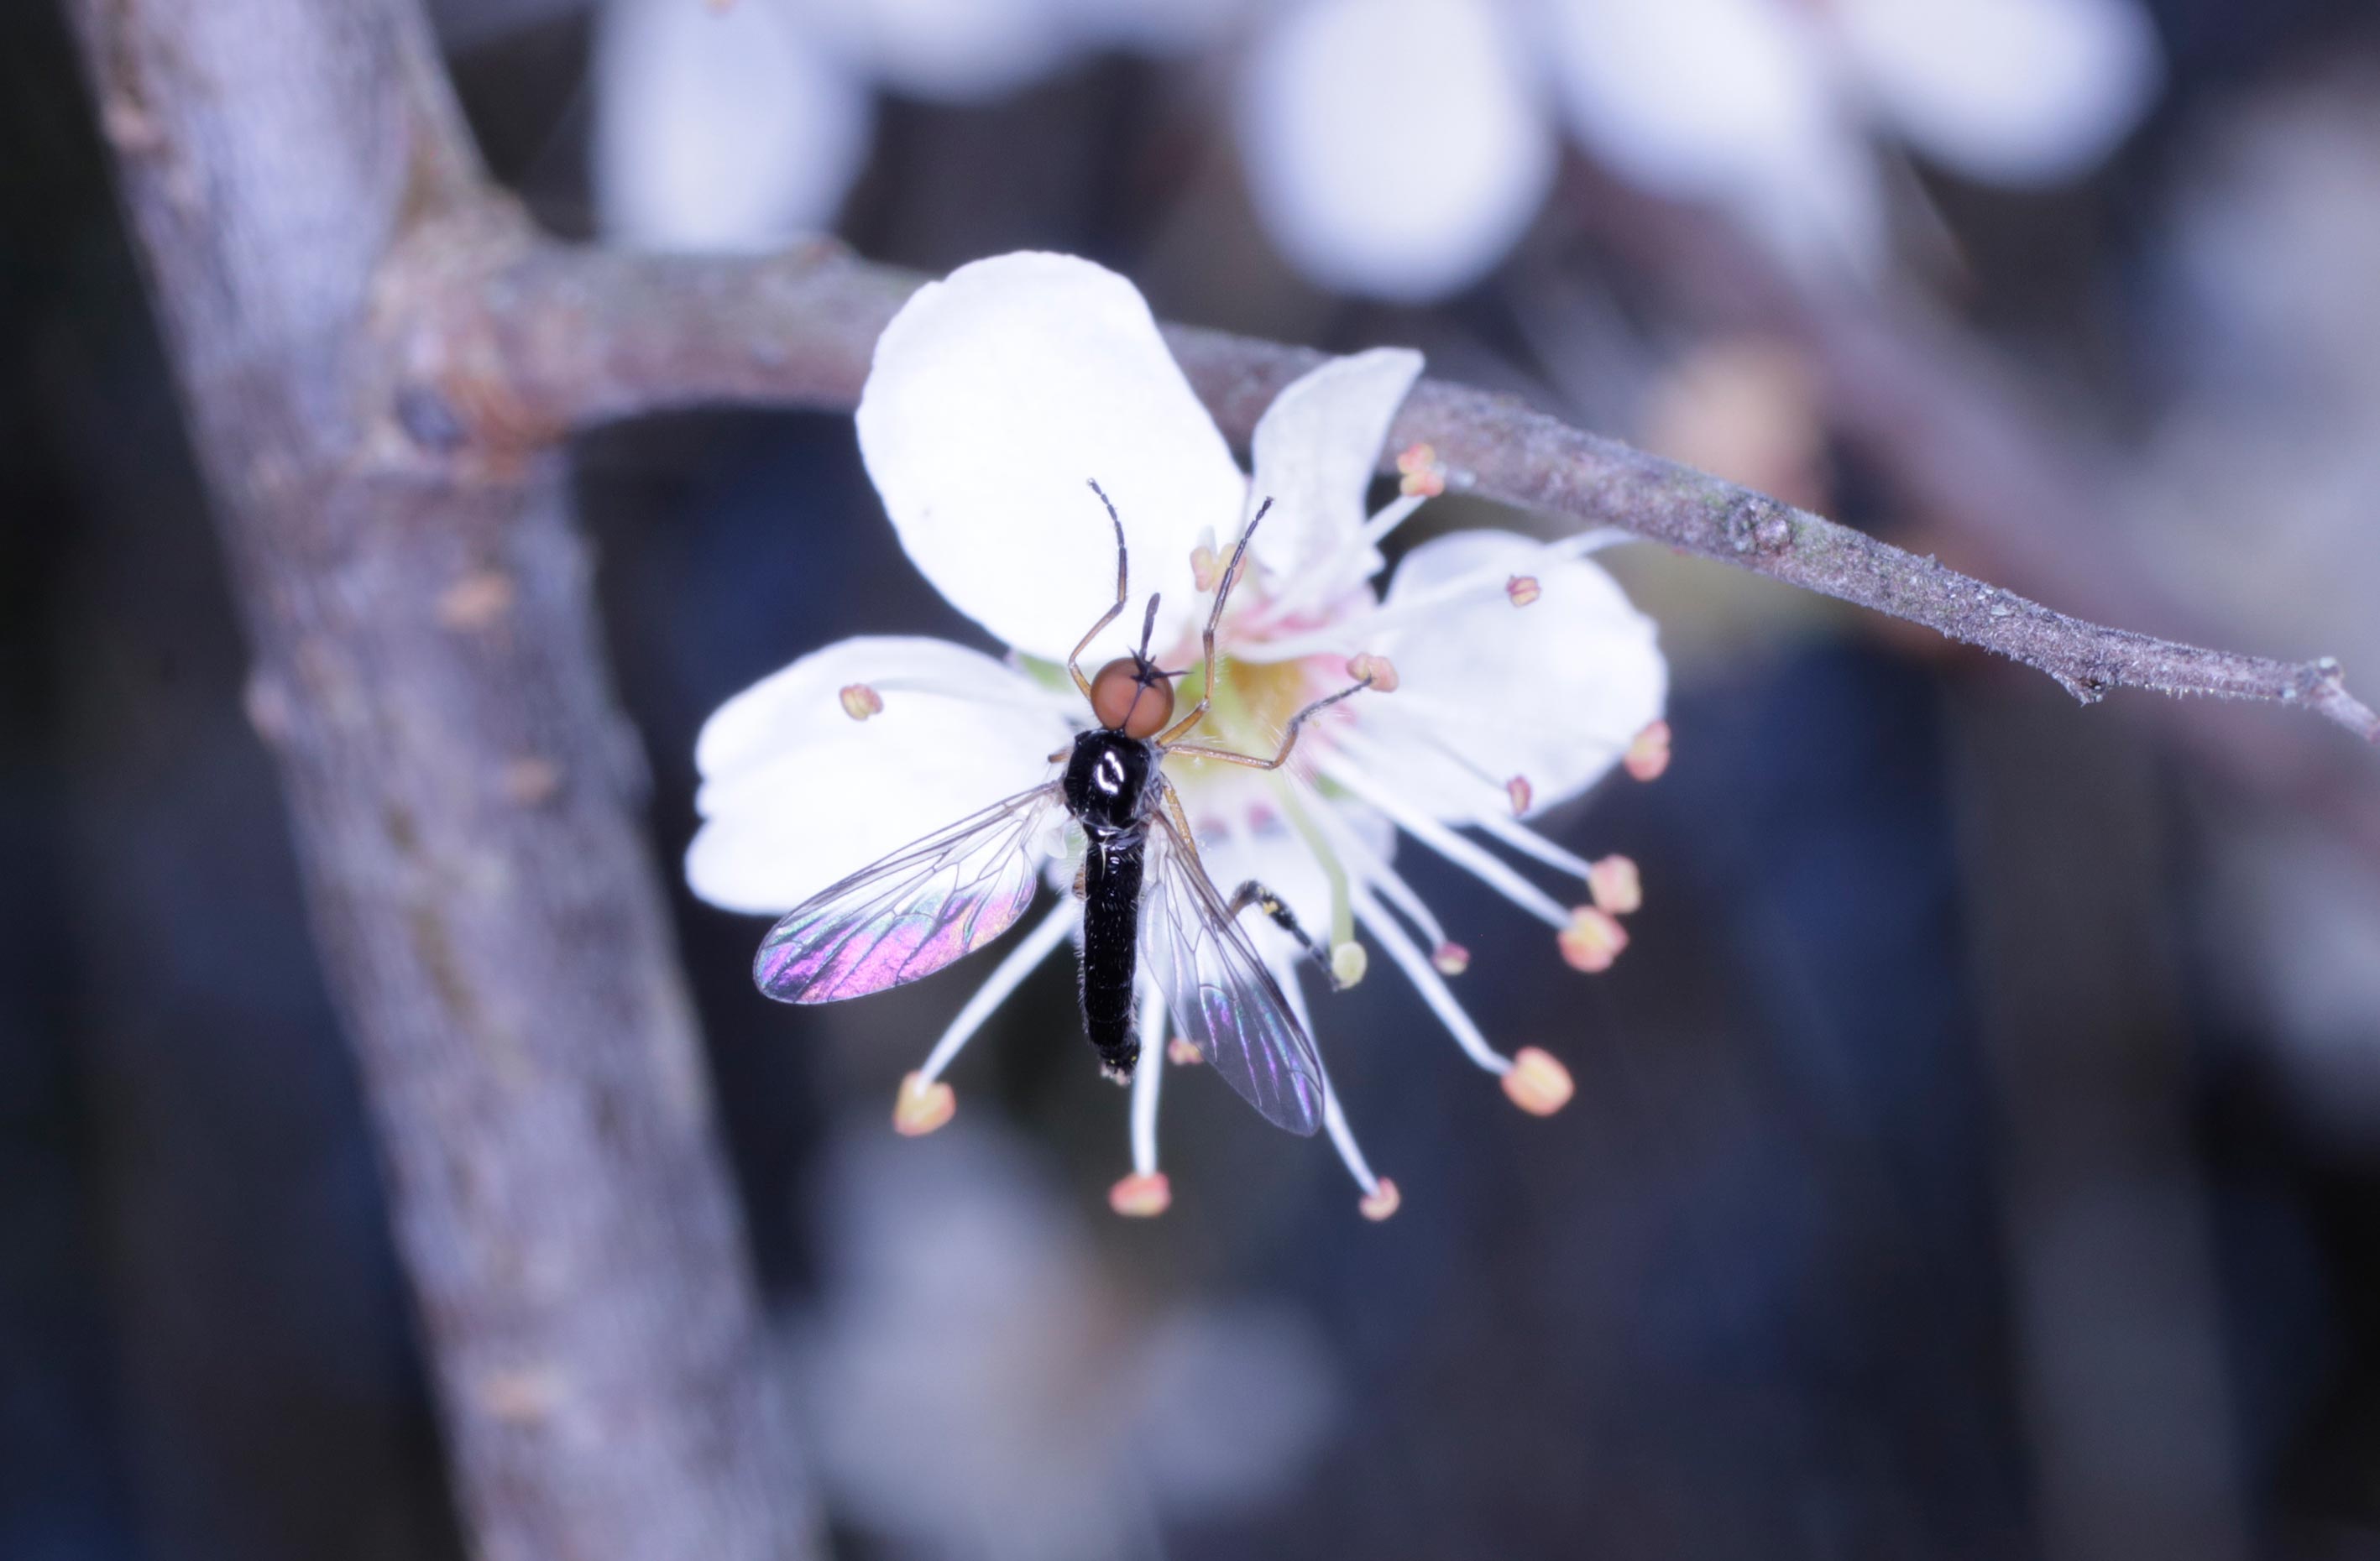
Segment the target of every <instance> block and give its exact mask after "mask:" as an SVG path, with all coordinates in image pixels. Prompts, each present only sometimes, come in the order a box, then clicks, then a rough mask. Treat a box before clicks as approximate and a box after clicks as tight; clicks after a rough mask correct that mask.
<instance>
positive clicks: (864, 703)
mask: <svg viewBox="0 0 2380 1561" xmlns="http://www.w3.org/2000/svg"><path fill="white" fill-rule="evenodd" d="M836 697H838V698H840V699H841V700H842V701H843V713H844V715H847V716H849V717H850V718H851V719H852V720H867V719H868V717H870V716H874V715H881V714H883V713H884V696H882V695H881V694H879V693H877V692H876V690H874V689H872V688H870V687H868V685H867V684H864V683H847V684H844V685H843V692H842V693H841V694H840V695H838V696H836Z"/></svg>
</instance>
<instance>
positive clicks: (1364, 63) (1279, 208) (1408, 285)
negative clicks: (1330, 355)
mask: <svg viewBox="0 0 2380 1561" xmlns="http://www.w3.org/2000/svg"><path fill="white" fill-rule="evenodd" d="M1514 45H1515V41H1514V40H1513V39H1512V37H1511V36H1510V35H1509V34H1508V33H1507V31H1506V30H1505V29H1504V28H1503V26H1502V25H1501V19H1500V17H1499V16H1498V15H1497V13H1496V11H1495V9H1494V8H1493V7H1492V6H1488V5H1487V4H1484V3H1482V0H1316V3H1314V4H1311V5H1307V6H1304V7H1303V8H1301V9H1299V10H1297V11H1295V12H1294V13H1293V14H1292V15H1290V16H1289V17H1287V18H1283V19H1282V20H1281V22H1280V23H1279V24H1277V25H1276V26H1275V27H1274V28H1273V29H1272V30H1270V31H1269V33H1267V34H1266V35H1265V37H1264V38H1263V40H1262V41H1261V42H1260V43H1259V44H1258V46H1257V51H1256V54H1255V55H1254V57H1253V58H1252V59H1251V60H1250V62H1249V70H1248V75H1247V77H1246V79H1245V81H1244V83H1243V84H1242V91H1241V92H1240V94H1239V103H1238V119H1239V134H1240V146H1241V156H1242V158H1243V160H1244V161H1245V163H1246V166H1247V174H1248V186H1249V191H1250V193H1251V195H1252V196H1253V197H1254V199H1255V201H1256V206H1257V214H1258V215H1259V216H1260V217H1261V218H1262V219H1263V221H1264V224H1265V226H1266V229H1267V230H1268V231H1269V233H1270V234H1271V236H1272V238H1273V242H1274V243H1275V244H1277V245H1278V246H1280V248H1281V252H1282V253H1283V254H1284V255H1285V256H1287V257H1288V259H1289V260H1290V261H1291V262H1292V263H1293V264H1294V265H1295V266H1297V267H1298V269H1299V270H1301V271H1303V272H1305V273H1306V274H1307V275H1308V276H1310V277H1312V278H1313V279H1314V280H1315V281H1317V282H1318V283H1321V284H1323V285H1325V286H1327V287H1333V288H1337V289H1340V290H1342V291H1345V292H1351V293H1365V294H1370V295H1373V296H1378V297H1383V298H1390V299H1394V300H1398V301H1402V302H1415V303H1418V302H1423V301H1426V300H1428V299H1430V298H1434V297H1438V296H1442V295H1444V294H1447V293H1451V292H1452V291H1454V290H1455V289H1457V288H1460V287H1463V286H1467V285H1468V284H1471V283H1473V282H1475V281H1477V280H1478V279H1479V278H1480V277H1482V276H1484V275H1486V274H1487V272H1488V270H1489V269H1490V268H1492V267H1493V266H1494V265H1495V264H1496V262H1497V261H1499V260H1502V259H1503V257H1504V253H1505V251H1506V250H1508V249H1510V248H1512V244H1513V242H1514V241H1515V240H1516V239H1518V238H1519V237H1520V236H1521V234H1522V233H1523V231H1524V230H1525V229H1526V228H1527V227H1528V225H1529V223H1530V221H1531V219H1533V218H1534V217H1535V216H1536V212H1537V209H1538V208H1539V207H1540V206H1542V205H1543V204H1544V203H1545V198H1546V192H1547V190H1548V189H1549V188H1551V187H1552V184H1553V176H1554V151H1555V149H1554V139H1553V136H1552V134H1551V132H1550V130H1549V128H1548V126H1547V125H1546V123H1545V115H1544V114H1543V112H1542V110H1541V109H1540V107H1539V105H1538V103H1537V95H1536V91H1535V90H1534V87H1533V84H1532V83H1531V81H1530V79H1529V77H1528V74H1527V72H1526V70H1525V68H1524V62H1523V61H1521V60H1520V59H1518V58H1516V57H1515V56H1516V49H1515V46H1514Z"/></svg>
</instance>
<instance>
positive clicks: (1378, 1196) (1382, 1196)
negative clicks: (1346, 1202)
mask: <svg viewBox="0 0 2380 1561" xmlns="http://www.w3.org/2000/svg"><path fill="white" fill-rule="evenodd" d="M1403 1202H1404V1200H1403V1198H1402V1197H1400V1196H1399V1195H1398V1193H1397V1184H1396V1183H1395V1182H1393V1181H1390V1180H1389V1179H1388V1178H1387V1177H1385V1176H1384V1177H1382V1178H1380V1180H1379V1185H1378V1187H1377V1188H1375V1189H1374V1190H1373V1191H1371V1192H1366V1194H1364V1198H1363V1201H1362V1202H1361V1203H1359V1204H1356V1205H1355V1206H1356V1207H1357V1208H1359V1209H1361V1210H1363V1211H1364V1217H1365V1218H1366V1219H1368V1220H1370V1221H1371V1222H1372V1223H1373V1224H1375V1225H1378V1223H1379V1222H1380V1221H1381V1220H1384V1219H1386V1218H1388V1217H1389V1216H1390V1215H1392V1214H1394V1213H1396V1212H1397V1205H1398V1204H1401V1203H1403Z"/></svg>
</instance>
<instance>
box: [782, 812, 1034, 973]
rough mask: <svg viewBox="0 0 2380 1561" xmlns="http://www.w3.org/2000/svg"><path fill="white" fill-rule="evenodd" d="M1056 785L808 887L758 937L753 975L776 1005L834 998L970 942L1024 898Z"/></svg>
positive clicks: (1000, 927)
mask: <svg viewBox="0 0 2380 1561" xmlns="http://www.w3.org/2000/svg"><path fill="white" fill-rule="evenodd" d="M1061 801H1062V788H1061V787H1060V784H1059V783H1058V782H1057V781H1055V780H1052V781H1050V782H1049V783H1047V784H1045V785H1040V786H1036V787H1035V788H1033V790H1031V791H1029V792H1020V793H1017V794H1016V795H1014V796H1013V797H1010V798H1009V799H1008V800H1007V801H1005V802H1002V803H995V804H993V805H991V806H990V807H988V808H985V809H984V810H983V811H982V812H981V813H978V814H975V815H973V816H972V817H966V818H962V819H960V820H959V821H958V822H957V823H955V824H953V825H952V826H951V827H950V828H949V829H941V830H938V831H936V832H935V833H933V834H930V835H928V836H927V837H926V838H925V839H924V840H921V841H917V843H916V844H914V845H909V846H905V847H903V848H902V849H901V850H899V851H896V852H894V853H892V855H890V856H887V857H885V858H884V859H883V860H882V861H880V862H878V863H876V864H875V865H872V866H867V867H862V868H861V869H860V870H859V871H857V872H856V873H854V874H852V875H851V877H847V878H845V879H844V880H843V881H842V882H841V883H838V884H836V885H834V886H833V887H832V888H831V889H824V890H822V891H820V893H818V894H815V895H813V896H811V897H810V898H809V899H808V900H806V901H804V902H802V903H801V904H799V905H797V906H795V907H794V909H793V910H791V911H789V912H787V913H786V914H785V916H784V918H783V920H781V921H779V922H778V923H777V925H776V926H772V927H771V928H770V929H769V936H768V937H766V938H762V939H761V940H760V951H759V953H758V954H756V955H755V956H753V960H752V981H753V984H754V985H755V986H759V988H760V990H761V991H762V992H763V993H765V994H767V995H768V996H770V997H771V998H776V999H777V1000H778V1001H779V1002H781V1003H831V1002H836V1001H839V1000H841V999H842V998H862V997H866V996H867V995H868V993H870V992H881V991H882V990H884V989H885V988H886V987H888V986H900V985H901V984H902V983H904V982H908V981H915V980H917V978H918V977H919V976H921V975H931V974H933V973H934V972H936V971H938V970H940V969H941V968H942V967H943V966H944V965H946V964H948V963H950V962H952V961H953V960H955V959H957V958H958V957H959V956H961V955H962V954H971V953H973V952H975V951H976V950H977V949H980V948H982V947H983V946H984V945H985V944H987V943H989V942H990V941H991V940H992V939H993V938H997V937H999V936H1000V935H1001V934H1002V933H1003V932H1006V931H1007V930H1008V928H1009V926H1011V925H1012V924H1013V923H1014V921H1015V920H1016V918H1017V917H1018V916H1020V915H1023V914H1025V907H1026V905H1028V904H1030V903H1031V902H1032V900H1033V888H1034V885H1035V884H1037V883H1038V882H1039V881H1040V873H1039V862H1038V859H1037V858H1036V856H1035V853H1033V851H1032V850H1031V849H1030V847H1031V844H1032V841H1033V837H1034V835H1035V834H1036V832H1037V831H1038V830H1039V829H1041V827H1042V826H1043V825H1044V824H1045V823H1046V822H1047V821H1048V820H1049V817H1050V809H1051V808H1053V807H1056V806H1058V805H1059V804H1060V802H1061Z"/></svg>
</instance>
